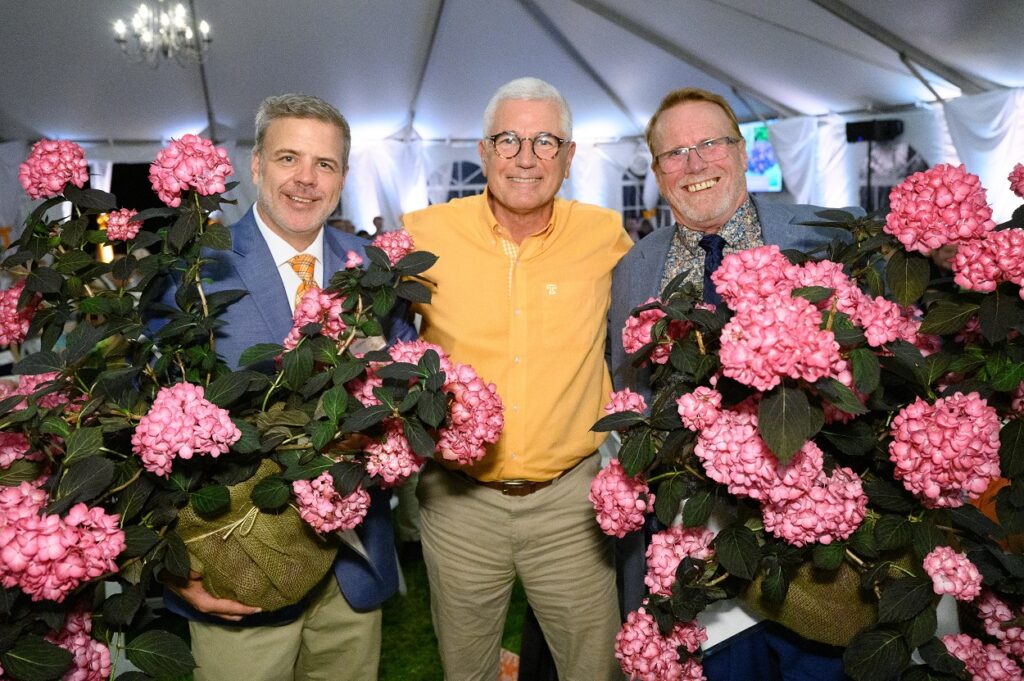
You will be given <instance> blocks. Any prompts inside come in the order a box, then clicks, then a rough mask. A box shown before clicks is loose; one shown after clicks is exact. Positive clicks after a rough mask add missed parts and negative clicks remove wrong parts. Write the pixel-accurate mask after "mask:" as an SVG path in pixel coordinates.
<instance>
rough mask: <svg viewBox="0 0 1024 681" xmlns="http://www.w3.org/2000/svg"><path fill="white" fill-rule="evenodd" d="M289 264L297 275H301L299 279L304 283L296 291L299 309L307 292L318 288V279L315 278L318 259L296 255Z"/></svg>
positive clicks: (305, 255)
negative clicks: (314, 273)
mask: <svg viewBox="0 0 1024 681" xmlns="http://www.w3.org/2000/svg"><path fill="white" fill-rule="evenodd" d="M288 264H289V265H291V266H292V269H293V270H295V274H297V275H299V279H301V280H302V281H301V282H300V283H299V287H298V288H297V289H295V306H296V307H298V305H299V302H300V301H301V300H302V296H304V295H306V291H308V290H309V289H311V288H317V284H316V279H314V278H313V272H314V270H315V268H316V258H314V257H313V256H311V255H309V254H306V253H302V254H300V255H296V256H294V257H293V258H291V259H290V260H289V261H288Z"/></svg>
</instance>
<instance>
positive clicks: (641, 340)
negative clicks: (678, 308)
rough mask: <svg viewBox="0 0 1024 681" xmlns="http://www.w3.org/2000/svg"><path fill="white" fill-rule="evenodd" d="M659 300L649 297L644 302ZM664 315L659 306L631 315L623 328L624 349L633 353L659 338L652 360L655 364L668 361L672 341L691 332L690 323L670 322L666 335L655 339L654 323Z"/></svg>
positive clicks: (651, 356)
mask: <svg viewBox="0 0 1024 681" xmlns="http://www.w3.org/2000/svg"><path fill="white" fill-rule="evenodd" d="M657 300H658V299H657V298H648V299H647V300H645V301H644V303H643V304H644V305H646V304H647V303H653V302H656V301H657ZM664 317H666V315H665V313H664V312H663V311H661V310H659V309H658V308H652V309H650V310H644V311H643V312H640V313H639V314H637V315H635V316H630V317H629V318H628V319H627V320H626V326H625V328H623V329H622V347H623V349H624V350H625V351H626V352H627V353H629V354H632V353H634V352H636V351H637V350H639V349H640V348H642V347H643V346H645V345H647V344H648V343H651V342H654V341H655V340H657V343H658V344H657V346H656V347H655V348H654V350H653V351H652V352H651V355H650V360H651V362H653V363H654V364H665V363H667V362H668V358H669V355H671V354H672V341H673V340H676V339H680V338H686V336H687V334H689V333H690V325H689V324H687V323H686V322H680V321H674V322H669V324H668V327H667V329H666V331H665V333H664V335H662V336H661V337H660V338H657V339H655V338H654V337H653V336H652V334H653V332H654V325H655V324H656V323H657V322H658V320H660V319H663V318H664Z"/></svg>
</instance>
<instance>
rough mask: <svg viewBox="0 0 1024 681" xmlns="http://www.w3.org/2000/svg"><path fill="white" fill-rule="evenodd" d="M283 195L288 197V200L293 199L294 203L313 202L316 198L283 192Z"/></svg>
mask: <svg viewBox="0 0 1024 681" xmlns="http://www.w3.org/2000/svg"><path fill="white" fill-rule="evenodd" d="M285 196H287V197H288V200H289V201H294V202H295V203H303V204H309V203H313V202H314V201H316V200H317V199H311V198H308V197H305V196H296V195H294V194H285Z"/></svg>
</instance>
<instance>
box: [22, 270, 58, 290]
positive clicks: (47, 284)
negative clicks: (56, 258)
mask: <svg viewBox="0 0 1024 681" xmlns="http://www.w3.org/2000/svg"><path fill="white" fill-rule="evenodd" d="M63 286H64V277H62V276H61V275H60V273H59V272H56V271H55V270H53V269H50V268H49V267H37V268H36V269H34V270H32V271H31V272H30V273H29V275H28V276H27V277H26V278H25V290H26V291H36V292H38V293H58V292H59V291H60V290H61V288H62V287H63Z"/></svg>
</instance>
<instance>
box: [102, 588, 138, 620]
mask: <svg viewBox="0 0 1024 681" xmlns="http://www.w3.org/2000/svg"><path fill="white" fill-rule="evenodd" d="M142 601H143V594H142V589H140V588H138V587H134V586H128V587H125V589H124V590H123V591H122V592H121V593H116V594H113V595H112V596H109V597H108V598H107V599H106V600H105V601H103V622H104V624H106V625H107V626H109V627H111V628H114V629H116V628H120V627H123V626H126V625H127V624H129V623H130V622H131V621H132V618H134V617H135V613H137V612H138V611H139V608H140V607H141V606H142Z"/></svg>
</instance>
